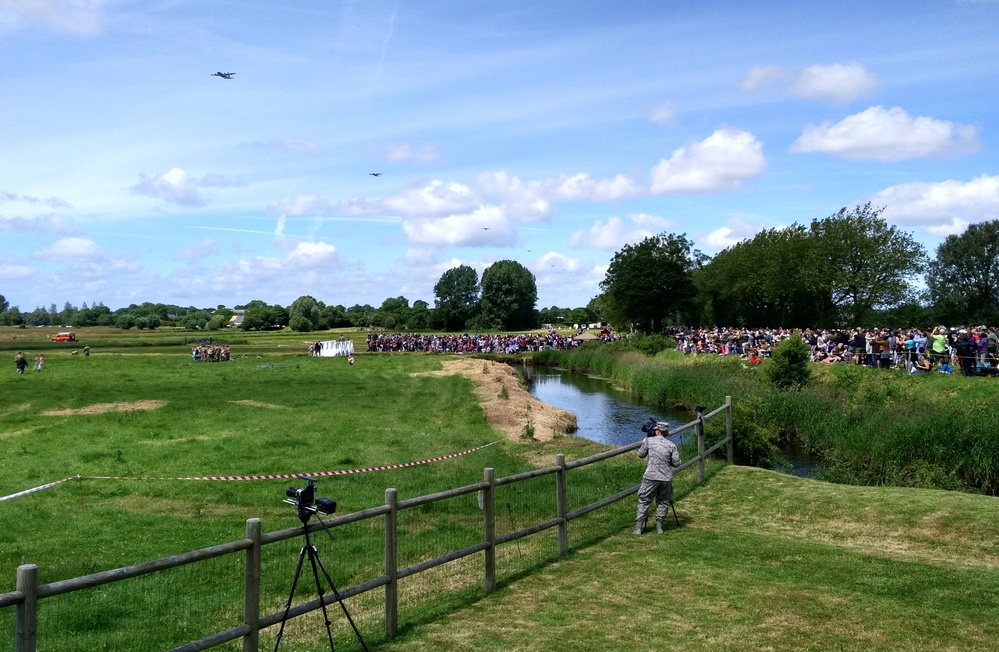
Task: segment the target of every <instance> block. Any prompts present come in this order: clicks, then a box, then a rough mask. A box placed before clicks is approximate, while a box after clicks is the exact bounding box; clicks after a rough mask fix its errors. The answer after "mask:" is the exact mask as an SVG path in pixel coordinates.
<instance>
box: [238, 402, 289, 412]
mask: <svg viewBox="0 0 999 652" xmlns="http://www.w3.org/2000/svg"><path fill="white" fill-rule="evenodd" d="M229 402H230V403H238V404H239V405H249V406H250V407H262V408H269V409H271V410H283V409H285V406H283V405H277V404H275V403H261V402H260V401H250V400H242V401H229Z"/></svg>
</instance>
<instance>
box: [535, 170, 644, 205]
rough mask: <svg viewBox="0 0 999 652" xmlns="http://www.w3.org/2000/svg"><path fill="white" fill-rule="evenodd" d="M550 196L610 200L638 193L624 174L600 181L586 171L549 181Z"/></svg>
mask: <svg viewBox="0 0 999 652" xmlns="http://www.w3.org/2000/svg"><path fill="white" fill-rule="evenodd" d="M550 183H551V185H552V198H553V199H562V200H569V201H610V200H614V199H622V198H624V197H632V196H634V195H637V194H638V187H637V186H636V185H635V181H634V180H633V179H632V178H631V177H629V176H628V175H626V174H618V175H615V176H614V178H613V179H603V180H600V181H597V180H594V179H591V178H590V175H588V174H586V173H580V174H574V175H572V176H571V177H560V178H559V179H558V180H556V181H553V182H550Z"/></svg>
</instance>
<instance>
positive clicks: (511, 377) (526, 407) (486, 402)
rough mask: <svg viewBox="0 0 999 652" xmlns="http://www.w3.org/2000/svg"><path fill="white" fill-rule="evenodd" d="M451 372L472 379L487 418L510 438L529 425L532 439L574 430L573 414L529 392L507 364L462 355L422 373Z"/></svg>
mask: <svg viewBox="0 0 999 652" xmlns="http://www.w3.org/2000/svg"><path fill="white" fill-rule="evenodd" d="M453 374H461V375H462V376H464V377H465V378H468V379H469V380H471V381H472V383H473V384H474V385H475V393H476V395H477V396H478V397H479V405H481V406H482V409H483V410H485V412H486V421H487V422H488V423H489V425H491V426H494V427H495V428H498V429H500V430H502V431H503V432H504V433H505V434H506V436H507V437H509V438H510V439H512V440H513V441H523V440H524V439H525V437H524V434H525V432H529V431H530V430H531V429H533V431H534V439H537V440H541V441H548V440H551V439H553V438H554V437H556V436H557V435H563V434H566V433H571V432H575V431H576V428H577V425H576V415H575V414H573V413H572V412H568V411H566V410H563V409H561V408H557V407H555V406H553V405H548V404H547V403H542V402H541V401H539V400H538V399H536V398H534V397H533V396H531V393H530V392H528V391H527V390H526V389H524V387H523V385H522V384H521V382H520V378H519V377H518V376H517V372H516V371H514V370H513V368H512V367H510V365H507V364H503V363H502V362H493V361H491V360H475V359H472V358H462V359H460V360H445V361H444V369H443V370H442V371H431V372H426V374H425V375H432V376H450V375H453Z"/></svg>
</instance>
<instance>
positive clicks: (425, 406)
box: [0, 352, 585, 590]
mask: <svg viewBox="0 0 999 652" xmlns="http://www.w3.org/2000/svg"><path fill="white" fill-rule="evenodd" d="M440 362H441V358H439V357H434V356H406V355H396V356H392V355H382V356H358V362H357V364H356V365H355V366H353V367H348V365H347V363H346V361H345V360H344V359H343V358H312V357H308V356H306V355H305V354H303V353H294V354H272V355H266V356H263V357H257V356H256V355H254V354H250V355H248V356H247V357H245V358H244V357H238V358H237V360H235V361H232V362H226V363H199V364H195V363H192V362H191V361H190V357H189V355H187V354H184V353H181V352H178V353H176V354H152V355H150V354H141V353H140V354H127V353H126V354H99V353H98V354H94V355H91V356H90V357H89V358H83V357H82V356H75V357H71V356H69V355H68V353H63V354H60V355H55V354H52V355H49V356H48V357H47V359H46V368H45V370H44V371H42V372H34V371H33V370H30V369H29V371H28V373H27V374H26V375H25V376H24V377H23V378H22V377H18V376H16V375H15V374H14V370H13V364H12V363H11V365H10V369H9V370H8V371H9V373H6V374H2V375H0V393H2V395H3V397H4V400H3V403H2V404H0V496H3V495H8V494H11V493H14V492H17V491H21V490H24V489H28V488H30V487H34V486H37V485H40V484H43V483H46V482H50V481H54V480H59V479H62V478H66V477H70V476H75V475H77V474H80V475H82V476H83V479H82V480H75V479H74V480H72V481H70V482H67V483H65V484H63V485H60V486H58V487H55V488H52V489H48V490H45V491H41V492H38V493H34V494H30V495H27V496H23V497H20V498H16V499H12V500H9V501H5V502H3V503H0V578H2V577H6V578H8V579H7V580H6V581H4V582H3V583H4V584H8V583H9V584H11V585H12V584H13V576H14V569H15V568H16V566H17V565H19V564H22V563H36V564H38V565H39V567H40V574H41V578H42V581H53V580H56V579H64V578H67V577H72V576H74V575H81V574H85V573H89V572H93V571H95V570H103V569H107V568H114V567H117V566H121V565H127V564H131V563H136V562H140V561H146V560H149V559H155V558H157V557H161V556H166V555H169V554H174V553H178V552H183V551H187V550H191V549H194V548H197V547H201V546H206V545H213V544H216V543H219V542H222V541H228V540H232V539H237V538H241V537H242V536H243V531H244V522H245V520H246V519H247V518H251V517H260V518H262V519H263V520H264V528H265V531H271V530H276V529H281V528H286V527H292V526H294V525H296V524H297V523H298V520H297V517H296V515H295V511H294V509H293V508H291V507H290V506H288V505H285V504H284V503H282V500H283V499H284V498H285V489H286V488H287V487H288V486H291V485H296V486H299V485H303V484H304V481H300V480H272V481H258V482H193V481H178V480H155V479H145V480H96V479H90V478H93V477H95V476H128V477H142V478H177V477H189V476H206V475H248V474H275V473H305V472H318V471H328V470H340V469H353V468H359V467H370V466H378V465H387V464H395V463H403V462H409V461H416V460H421V459H425V458H430V457H435V456H439V455H443V454H447V453H453V452H459V451H463V450H467V449H470V448H473V447H476V446H480V445H482V444H485V443H489V442H492V441H496V440H501V439H502V435H500V434H499V433H498V432H497V431H495V430H493V429H492V428H491V427H489V426H488V425H487V424H486V422H485V419H484V415H483V412H482V410H481V408H480V407H479V405H478V404H477V401H476V399H475V398H474V394H473V392H472V386H471V383H470V382H469V381H468V380H466V379H464V378H461V377H453V376H428V375H419V374H420V373H421V372H426V371H432V370H437V369H439V368H440ZM148 401H159V402H161V404H160V406H159V407H156V408H155V409H148V410H141V409H130V410H124V411H119V410H108V411H103V412H100V411H97V410H95V407H96V406H101V405H107V404H115V403H117V404H135V405H140V402H148ZM86 409H89V410H92V411H95V412H96V413H91V414H85V413H71V412H68V411H71V410H86ZM565 443H566V448H572V446H573V442H572V440H566V442H565ZM582 445H583V446H584V447H585V444H582ZM523 449H524V447H523V446H520V445H518V444H516V443H509V442H506V441H502V442H501V443H499V444H497V445H494V446H490V447H488V448H486V449H484V450H482V451H478V452H476V453H473V454H471V455H468V456H466V457H460V458H456V459H452V460H447V461H443V462H437V463H434V464H431V465H426V466H420V467H413V468H406V469H398V470H394V471H383V472H378V473H370V474H361V475H356V476H338V477H334V478H325V479H320V480H319V481H318V487H317V489H318V491H317V495H321V496H328V497H331V498H334V499H335V500H337V501H338V502H339V511H340V512H346V511H356V510H359V509H364V508H367V507H371V506H375V505H379V504H382V503H383V502H384V492H385V489H386V488H387V487H395V488H397V489H398V491H399V496H400V498H407V497H413V496H418V495H423V494H426V493H431V492H435V491H442V490H444V489H448V488H451V487H456V486H462V485H465V484H471V483H474V482H479V481H481V479H482V469H483V468H484V467H488V466H492V467H494V468H496V472H497V474H498V475H499V474H509V473H514V472H517V471H520V470H524V469H526V468H530V465H529V464H528V463H527V462H526V461H524V460H523V459H522V458H523V457H524V455H525V453H524V450H523ZM7 590H9V589H7Z"/></svg>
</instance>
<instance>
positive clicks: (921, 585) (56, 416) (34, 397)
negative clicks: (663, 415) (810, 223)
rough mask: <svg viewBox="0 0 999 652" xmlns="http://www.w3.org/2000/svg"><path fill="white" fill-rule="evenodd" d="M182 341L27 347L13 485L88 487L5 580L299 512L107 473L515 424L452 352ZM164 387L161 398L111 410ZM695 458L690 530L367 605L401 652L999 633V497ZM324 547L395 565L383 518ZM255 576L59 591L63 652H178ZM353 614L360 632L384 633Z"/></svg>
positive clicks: (908, 646) (339, 457)
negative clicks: (385, 620) (500, 414)
mask: <svg viewBox="0 0 999 652" xmlns="http://www.w3.org/2000/svg"><path fill="white" fill-rule="evenodd" d="M40 330H41V329H40ZM7 334H8V332H5V333H0V340H3V337H4V336H5V335H7ZM161 335H162V333H158V334H154V335H151V334H148V333H147V334H145V337H146V339H145V340H143V339H141V338H140V339H138V340H136V341H135V342H131V343H128V344H127V345H112V344H109V343H105V345H104V346H101V345H97V346H94V353H93V354H92V355H91V356H90V357H89V358H83V357H82V355H80V356H71V355H69V350H68V349H55V350H52V351H46V369H45V370H44V371H43V372H40V373H36V372H34V371H32V370H30V368H29V371H28V372H27V375H26V376H25V377H23V378H19V377H17V376H16V375H15V373H14V365H13V353H11V354H10V361H9V367H8V368H7V370H6V372H4V373H0V396H3V402H2V403H0V496H4V495H7V494H10V493H13V492H16V491H20V490H23V489H26V488H29V487H33V486H37V485H40V484H42V483H45V482H49V481H52V480H58V479H61V478H65V477H70V476H75V475H76V474H81V475H82V476H84V479H82V480H75V479H74V480H72V481H70V482H67V483H65V484H62V485H59V486H58V487H55V488H52V489H48V490H45V491H40V492H38V493H34V494H30V495H27V496H23V497H20V498H16V499H13V500H10V501H5V502H0V592H4V591H9V590H12V589H13V585H14V573H15V569H16V567H17V566H18V565H19V564H22V563H29V562H30V563H35V564H38V566H39V569H40V570H39V572H40V575H41V581H42V582H51V581H54V580H59V579H66V578H70V577H74V576H79V575H83V574H86V573H91V572H96V571H100V570H106V569H111V568H115V567H120V566H124V565H128V564H133V563H138V562H142V561H147V560H151V559H156V558H159V557H163V556H166V555H170V554H175V553H179V552H184V551H188V550H193V549H196V548H199V547H203V546H209V545H214V544H218V543H221V542H225V541H230V540H233V539H238V538H241V537H242V536H243V533H244V522H245V520H246V519H247V518H251V517H259V518H262V519H263V523H264V531H265V532H268V531H274V530H278V529H283V528H288V527H293V526H295V525H297V524H298V520H297V518H296V516H295V513H294V509H293V508H291V507H290V506H288V505H285V504H284V503H282V499H283V498H284V497H285V495H284V493H285V489H286V487H287V486H289V485H292V484H302V483H301V482H292V481H280V480H278V481H261V482H222V483H218V482H191V481H178V480H96V479H88V478H93V477H94V476H139V477H145V478H173V477H185V476H192V475H198V476H200V475H221V474H225V475H230V474H269V473H297V472H313V471H326V470H336V469H348V468H356V467H368V466H376V465H382V464H393V463H401V462H407V461H415V460H419V459H424V458H427V457H434V456H437V455H441V454H445V453H452V452H457V451H462V450H466V449H469V448H472V447H475V446H478V445H481V444H483V443H487V442H491V441H495V440H498V439H502V436H501V435H499V434H498V433H497V432H496V431H494V430H493V429H492V428H490V427H489V426H488V425H487V424H486V423H485V420H484V416H483V412H482V410H481V409H480V408H479V406H478V405H477V403H476V399H475V397H474V394H473V391H472V386H471V383H470V382H469V381H468V380H466V379H463V378H460V377H440V376H424V375H414V374H419V372H423V371H429V370H435V369H438V368H439V367H440V362H441V360H442V358H440V357H436V356H426V355H359V356H358V361H357V364H356V365H355V366H354V367H348V366H347V364H346V363H345V362H344V360H343V359H331V358H309V357H307V356H306V355H305V344H304V342H305V341H307V339H308V338H302V337H301V336H300V335H298V334H290V335H285V336H284V337H283V338H282V337H278V336H276V335H268V337H267V338H266V339H264V338H261V339H260V340H259V341H257V340H255V339H254V338H253V337H250V338H248V340H246V341H244V342H243V343H240V344H235V343H234V345H233V349H234V352H235V354H236V357H237V359H236V360H235V361H233V362H227V363H201V364H194V363H192V362H191V361H190V356H189V350H186V349H185V348H184V347H183V346H176V345H163V344H160V345H157V344H156V343H155V342H152V340H150V339H149V338H150V337H154V336H155V337H159V336H161ZM237 335H239V334H237ZM251 335H252V334H251ZM292 335H293V336H294V337H292ZM109 337H110V335H109ZM23 341H24V340H22V342H23ZM7 345H9V342H8V343H7ZM23 348H24V349H25V350H28V351H30V352H32V353H33V352H34V350H32V349H31V348H30V347H27V346H25V347H23ZM7 350H9V349H7ZM734 399H735V401H736V402H738V400H739V397H738V396H734ZM152 401H156V402H159V403H155V404H153V403H144V405H146V406H153V405H156V407H155V408H154V409H147V410H126V411H101V410H99V409H96V408H95V407H94V406H100V405H102V404H112V403H119V404H126V403H127V404H134V405H138V404H139V402H152ZM73 410H77V411H79V410H83V411H84V412H83V413H81V412H72V411H73ZM86 412H90V413H86ZM50 413H52V414H50ZM598 449H599V447H597V446H596V445H595V444H591V443H589V442H585V441H580V440H575V439H572V438H563V439H559V440H556V441H554V442H549V443H544V444H541V443H524V442H509V441H503V442H502V443H500V444H497V445H494V446H490V447H488V448H486V449H484V450H482V451H479V452H476V453H473V454H471V455H468V456H465V457H460V458H456V459H453V460H448V461H445V462H440V463H434V464H430V465H426V466H420V467H414V468H408V469H399V470H395V471H386V472H378V473H370V474H361V475H356V476H346V477H336V478H328V479H321V480H320V481H319V485H318V493H319V494H320V495H324V496H330V497H332V498H335V499H336V500H337V501H338V502H339V503H340V512H341V513H343V512H349V511H355V510H358V509H363V508H366V507H371V506H374V505H379V504H381V503H382V501H383V499H384V490H385V488H386V487H396V488H397V489H398V490H399V495H400V498H408V497H414V496H419V495H423V494H427V493H431V492H436V491H442V490H445V489H448V488H451V487H456V486H460V485H466V484H471V483H475V482H478V481H480V480H481V478H482V469H483V468H484V467H494V468H495V469H496V473H497V475H498V476H502V475H509V474H512V473H516V472H518V471H522V470H526V469H528V468H531V467H532V466H536V465H538V464H550V463H551V459H552V456H553V455H554V453H556V452H562V453H565V454H566V456H567V457H568V458H569V459H573V458H578V457H582V456H584V455H587V454H589V453H592V452H594V451H595V450H598ZM641 470H642V464H641V463H640V461H638V460H636V459H633V458H631V456H628V459H622V460H620V461H616V462H615V463H614V464H612V465H608V466H607V467H606V468H601V469H600V470H594V471H593V472H587V473H579V474H575V475H573V476H572V478H573V480H572V481H573V483H574V484H573V486H574V488H575V489H576V490H581V491H580V493H581V494H582V495H579V494H574V495H576V496H577V497H576V500H582V501H585V500H594V499H596V498H598V497H600V496H603V495H607V494H608V493H610V492H611V491H613V490H616V489H618V488H621V487H622V486H627V485H628V483H629V482H636V483H637V481H638V478H639V477H640V475H641ZM694 476H695V474H694V472H693V470H690V471H687V472H685V473H684V474H682V476H680V477H679V478H678V480H677V494H678V496H679V499H680V500H679V502H678V511H679V513H680V516H681V519H682V526H681V527H679V528H670V529H669V530H668V531H667V533H666V534H665V535H662V536H656V535H654V534H650V535H645V536H642V537H635V536H633V535H631V534H629V533H628V531H629V529H630V525H631V516H632V514H633V510H634V504H633V502H632V500H625V501H622V502H620V503H617V504H615V505H613V506H612V507H610V508H607V509H605V510H601V511H599V512H597V513H596V514H593V515H590V516H587V517H585V518H584V519H581V520H580V521H574V522H573V523H571V524H570V541H571V542H572V545H573V546H574V551H573V553H572V554H571V555H570V556H569V557H567V558H564V559H557V555H556V554H555V546H554V540H553V534H552V533H551V532H550V531H549V532H548V533H545V534H543V535H536V536H534V537H530V538H528V539H525V540H521V542H520V543H516V544H515V543H510V544H506V545H505V546H503V547H501V548H500V550H499V554H500V557H501V559H500V563H499V568H500V588H499V590H498V591H497V592H496V593H495V594H493V595H492V596H488V597H484V596H483V595H482V591H481V581H480V578H481V573H480V571H479V567H480V566H481V564H480V561H481V557H480V556H479V555H476V556H474V557H473V558H468V561H467V563H466V562H464V561H463V562H461V563H458V564H450V565H448V566H447V567H443V568H442V571H441V572H439V573H427V574H420V575H417V576H414V581H412V582H408V583H406V584H405V586H404V589H403V590H404V592H405V596H406V597H405V600H406V602H405V605H404V611H403V613H402V616H403V618H402V621H401V624H402V631H401V634H402V635H401V637H400V638H399V639H397V640H396V641H386V640H384V638H383V637H382V635H381V626H382V625H381V620H380V614H379V611H378V606H377V605H378V599H377V597H378V596H371V597H370V599H369V598H365V596H362V597H361V598H358V599H356V600H352V601H351V602H350V606H351V609H352V612H353V613H354V614H355V616H356V617H357V618H358V620H359V622H360V623H361V626H362V630H363V631H364V633H365V637H366V639H367V640H368V644H369V646H370V647H373V648H377V649H386V650H395V649H400V650H401V649H405V650H510V649H518V650H549V649H566V650H664V649H677V650H680V649H683V650H719V649H721V650H799V649H806V650H917V649H918V650H992V649H995V643H994V641H995V639H996V637H997V634H999V631H997V629H999V625H997V623H999V618H997V617H999V589H997V588H996V587H999V572H997V567H999V544H997V543H996V542H997V541H999V515H997V512H996V510H995V502H994V501H995V499H994V498H990V497H985V496H975V495H969V494H962V493H956V492H941V491H932V490H922V489H891V488H869V487H851V486H843V485H835V484H828V483H822V482H817V481H809V480H800V479H796V478H792V477H789V476H784V475H780V474H776V473H771V472H767V471H762V470H758V469H751V468H746V467H724V466H721V465H719V464H713V465H712V467H711V469H710V470H709V475H708V480H707V482H706V484H705V485H704V486H703V487H696V485H695V482H694V479H695V477H694ZM533 482H534V481H531V483H524V486H523V487H521V486H519V485H512V486H511V487H510V488H511V491H509V492H507V493H505V494H503V495H501V496H498V497H497V499H498V503H497V506H498V508H499V512H500V514H499V517H500V520H501V521H502V525H503V527H504V528H505V529H506V530H507V531H508V530H512V529H516V527H518V526H519V527H523V526H524V525H525V524H527V523H528V522H529V521H530V519H531V518H537V517H538V516H539V515H540V514H544V513H546V510H548V511H550V505H551V500H552V499H551V492H550V490H549V489H548V488H546V487H544V486H542V484H543V483H541V482H540V481H539V483H538V484H537V485H535V484H532V483H533ZM513 488H516V491H513ZM578 504H579V503H577V504H576V505H572V506H570V508H573V507H576V506H578ZM479 514H480V513H479V512H478V507H477V506H476V505H475V501H474V498H472V499H470V500H456V501H451V502H449V503H448V504H447V505H446V506H442V507H435V508H428V509H426V510H422V509H417V510H412V511H411V513H409V514H407V515H406V517H405V519H404V521H403V522H401V523H400V526H401V527H402V528H403V531H404V532H405V533H406V537H405V539H401V540H400V546H401V549H400V556H401V557H402V558H403V559H407V560H409V561H406V562H405V563H412V562H413V561H416V560H419V559H424V558H427V557H428V556H430V555H432V554H439V553H440V552H441V551H443V550H447V549H453V547H454V546H455V545H468V544H469V543H471V542H473V541H475V540H477V539H476V537H479V536H481V535H480V534H479V527H480V526H479V523H480V522H481V516H480V515H479ZM287 543H288V545H285V546H283V547H280V546H278V545H276V546H273V547H274V548H279V549H278V550H276V551H275V552H274V554H273V555H270V556H268V558H266V559H265V561H264V586H263V594H264V596H265V597H264V604H263V605H262V607H263V611H264V612H266V613H269V612H273V611H275V610H276V609H279V608H280V607H281V606H283V603H284V601H285V600H286V598H287V591H288V586H289V582H290V575H291V572H292V570H293V562H294V559H295V557H296V555H297V552H298V544H297V543H295V542H287ZM320 545H321V547H322V551H323V555H324V556H326V557H327V559H328V560H329V561H331V562H332V563H333V566H334V574H335V575H336V577H337V579H338V582H339V583H341V586H343V585H346V584H348V583H350V582H352V581H355V580H356V579H357V578H359V577H370V576H371V573H373V572H374V573H377V569H378V567H379V564H380V563H381V554H382V553H381V533H380V530H377V529H375V528H371V527H367V526H362V525H357V526H347V527H345V528H343V531H342V532H338V536H337V541H335V542H333V543H327V542H325V541H322V542H321V543H320ZM240 568H241V560H240V558H239V557H238V556H233V557H232V558H229V559H228V560H227V561H224V562H223V561H218V562H213V563H211V564H208V565H199V566H198V569H197V570H186V571H185V570H181V571H178V572H170V573H158V574H155V575H152V576H147V577H148V579H143V580H141V581H135V582H129V583H125V584H126V585H127V586H123V587H121V589H120V590H106V591H105V590H101V591H88V592H82V593H81V594H80V596H79V597H78V598H71V597H70V596H60V597H57V598H52V599H50V600H46V601H43V603H42V604H43V608H42V611H41V612H40V618H41V623H40V632H41V634H40V639H39V649H41V650H104V649H106V650H124V649H136V650H152V649H163V648H165V647H169V646H170V645H176V644H179V643H182V642H185V641H186V640H193V639H195V638H199V637H201V636H204V635H207V634H209V633H213V632H215V631H218V630H219V629H222V628H224V627H228V626H231V625H232V624H233V623H235V622H239V614H240V613H241V611H240V609H241V606H240V603H239V599H240V598H239V596H240V594H241V590H242V584H241V582H242V578H241V570H240ZM424 575H425V577H424ZM161 576H162V577H161ZM416 578H419V579H418V581H417V579H416ZM306 588H307V587H306ZM299 593H300V594H302V597H307V596H308V591H307V590H306V591H304V592H303V591H302V590H300V591H299ZM376 593H377V592H376ZM12 612H13V609H4V610H2V611H0V633H2V634H0V651H6V650H10V649H12V646H11V638H12V636H11V633H12V630H13V625H12V623H13V614H12ZM334 616H335V614H334ZM319 619H320V616H319V615H318V614H309V615H307V616H305V617H303V618H302V619H300V620H301V621H302V622H301V623H296V626H295V628H294V629H293V631H292V632H291V633H290V637H289V638H288V639H286V641H284V642H282V649H287V650H293V649H294V650H322V649H328V645H327V644H326V643H325V639H324V632H322V631H320V630H321V626H320V624H319ZM334 619H335V620H337V621H338V625H337V626H338V630H337V643H338V645H337V647H338V649H341V648H342V649H346V650H356V649H359V647H358V646H357V645H356V644H354V643H352V642H351V636H350V633H349V632H348V631H346V630H344V628H343V625H342V622H339V621H340V620H341V619H339V618H336V617H335V618H334ZM184 637H187V638H184ZM265 638H266V637H265ZM268 640H270V643H271V646H270V647H273V641H272V639H268ZM263 647H266V646H263ZM270 647H267V649H270ZM220 649H224V650H236V649H239V648H238V646H232V645H231V646H229V647H223V648H220Z"/></svg>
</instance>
